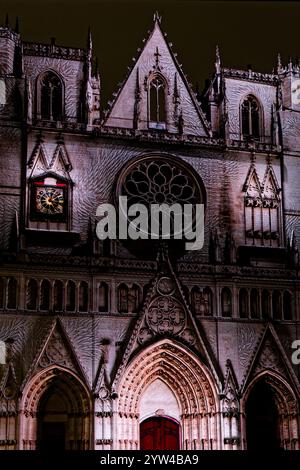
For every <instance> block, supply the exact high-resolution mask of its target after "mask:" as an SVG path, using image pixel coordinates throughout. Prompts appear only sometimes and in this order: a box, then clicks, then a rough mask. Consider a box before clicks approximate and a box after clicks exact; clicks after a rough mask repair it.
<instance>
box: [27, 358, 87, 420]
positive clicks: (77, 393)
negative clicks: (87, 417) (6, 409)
mask: <svg viewBox="0 0 300 470" xmlns="http://www.w3.org/2000/svg"><path fill="white" fill-rule="evenodd" d="M54 381H58V382H59V386H60V388H61V389H62V390H63V392H64V394H65V395H66V397H67V399H68V402H69V404H70V407H71V409H70V412H73V413H75V412H80V413H88V412H89V410H90V402H89V395H88V391H87V389H86V387H85V385H84V384H83V383H82V381H81V380H80V379H79V378H78V377H77V376H75V374H73V373H72V372H70V371H67V370H65V369H63V368H61V367H55V366H54V367H53V366H52V367H50V368H48V369H46V370H43V371H42V372H40V373H38V374H37V375H36V376H34V377H33V379H32V380H31V381H30V382H29V384H28V385H27V386H26V387H25V389H24V392H23V400H22V403H21V410H23V411H24V412H27V413H36V411H37V409H38V405H39V401H40V399H41V397H42V395H43V393H44V392H45V391H46V390H47V389H48V388H49V386H50V385H51V384H52V383H53V382H54Z"/></svg>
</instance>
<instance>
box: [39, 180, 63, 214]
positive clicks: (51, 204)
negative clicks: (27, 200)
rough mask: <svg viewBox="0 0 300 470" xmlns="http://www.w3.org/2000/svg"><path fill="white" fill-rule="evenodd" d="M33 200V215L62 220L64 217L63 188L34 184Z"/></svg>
mask: <svg viewBox="0 0 300 470" xmlns="http://www.w3.org/2000/svg"><path fill="white" fill-rule="evenodd" d="M33 202H34V212H35V215H36V216H37V217H38V218H39V219H52V220H53V219H54V220H62V219H63V218H64V217H65V212H66V211H65V209H66V203H65V192H64V188H61V187H54V186H36V187H35V193H34V201H33Z"/></svg>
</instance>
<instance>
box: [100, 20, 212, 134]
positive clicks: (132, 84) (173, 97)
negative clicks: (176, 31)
mask: <svg viewBox="0 0 300 470" xmlns="http://www.w3.org/2000/svg"><path fill="white" fill-rule="evenodd" d="M134 62H135V63H134V65H133V66H132V68H129V69H128V73H127V75H126V77H125V80H124V81H123V83H122V85H121V86H120V88H119V90H118V92H117V93H116V94H114V96H115V99H114V100H113V101H112V102H110V103H109V107H110V110H109V111H108V112H107V115H106V118H105V122H104V125H105V126H112V127H124V128H136V127H137V125H138V128H139V129H141V130H143V129H144V130H146V129H148V105H147V101H148V98H147V86H148V85H147V84H148V79H149V77H150V76H151V74H153V73H159V74H160V75H161V76H162V77H163V78H164V80H165V81H166V89H167V92H166V102H167V113H166V114H167V130H168V131H169V132H173V133H176V132H182V133H183V134H191V135H198V136H206V137H207V136H210V135H211V128H210V124H209V122H208V121H207V119H206V118H205V115H204V113H203V111H202V109H201V107H200V104H199V103H198V101H197V99H196V96H195V94H194V93H193V91H192V90H191V88H190V85H189V83H188V81H187V78H186V76H185V75H184V73H183V71H182V69H181V65H180V64H179V63H178V61H177V59H176V55H175V54H174V53H173V51H172V49H171V44H168V42H167V41H166V39H165V35H164V33H163V32H162V30H161V27H160V18H158V16H157V15H156V16H155V21H154V27H153V30H152V31H151V32H150V34H149V37H148V39H147V40H146V41H145V45H144V47H143V49H142V50H140V51H139V55H138V57H137V59H135V60H134ZM137 112H138V119H137ZM137 121H138V124H137Z"/></svg>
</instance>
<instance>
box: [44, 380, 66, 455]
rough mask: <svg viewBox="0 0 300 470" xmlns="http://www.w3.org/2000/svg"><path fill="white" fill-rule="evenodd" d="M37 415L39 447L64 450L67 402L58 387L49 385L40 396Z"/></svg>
mask: <svg viewBox="0 0 300 470" xmlns="http://www.w3.org/2000/svg"><path fill="white" fill-rule="evenodd" d="M38 417H39V420H38V447H39V449H41V450H54V449H55V450H65V448H66V435H67V427H68V403H67V402H66V399H65V397H64V396H63V394H62V393H61V391H60V390H59V389H58V388H56V387H50V388H49V390H47V392H46V393H45V395H44V396H43V397H42V399H41V403H40V406H39V411H38Z"/></svg>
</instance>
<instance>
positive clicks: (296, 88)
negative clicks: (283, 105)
mask: <svg viewBox="0 0 300 470" xmlns="http://www.w3.org/2000/svg"><path fill="white" fill-rule="evenodd" d="M292 103H293V104H298V105H299V104H300V80H294V81H293V83H292Z"/></svg>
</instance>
